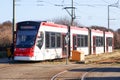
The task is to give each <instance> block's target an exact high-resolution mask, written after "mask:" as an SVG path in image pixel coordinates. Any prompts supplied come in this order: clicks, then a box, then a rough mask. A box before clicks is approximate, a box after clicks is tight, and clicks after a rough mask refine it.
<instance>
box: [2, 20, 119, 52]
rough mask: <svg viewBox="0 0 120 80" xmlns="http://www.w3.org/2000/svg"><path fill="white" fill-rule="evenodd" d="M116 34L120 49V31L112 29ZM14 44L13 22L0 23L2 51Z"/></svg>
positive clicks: (117, 44) (67, 21) (115, 41)
mask: <svg viewBox="0 0 120 80" xmlns="http://www.w3.org/2000/svg"><path fill="white" fill-rule="evenodd" d="M52 21H53V22H55V23H57V24H63V25H67V26H69V24H70V21H69V20H67V19H54V20H52ZM74 25H75V26H79V27H85V26H81V25H80V24H78V22H74ZM90 28H93V29H100V30H108V29H107V28H105V27H101V26H91V27H90ZM110 31H112V32H113V33H114V48H115V49H120V29H117V30H116V31H114V30H112V29H110ZM11 43H12V22H10V21H6V22H3V23H0V51H2V50H6V48H7V47H9V46H10V45H11Z"/></svg>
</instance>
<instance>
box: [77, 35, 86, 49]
mask: <svg viewBox="0 0 120 80" xmlns="http://www.w3.org/2000/svg"><path fill="white" fill-rule="evenodd" d="M77 42H78V43H77V44H78V47H87V46H88V36H87V35H77Z"/></svg>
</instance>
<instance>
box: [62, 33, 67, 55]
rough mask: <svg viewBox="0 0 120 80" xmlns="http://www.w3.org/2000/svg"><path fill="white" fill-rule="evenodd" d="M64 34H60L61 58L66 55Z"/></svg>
mask: <svg viewBox="0 0 120 80" xmlns="http://www.w3.org/2000/svg"><path fill="white" fill-rule="evenodd" d="M65 36H66V35H65V34H62V56H63V57H66V55H67V51H66V50H67V49H66V48H67V44H66V41H65Z"/></svg>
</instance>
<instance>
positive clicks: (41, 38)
mask: <svg viewBox="0 0 120 80" xmlns="http://www.w3.org/2000/svg"><path fill="white" fill-rule="evenodd" d="M43 39H44V34H43V32H40V36H38V40H37V46H38V47H39V48H40V49H41V47H42V45H43Z"/></svg>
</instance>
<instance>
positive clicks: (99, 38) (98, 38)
mask: <svg viewBox="0 0 120 80" xmlns="http://www.w3.org/2000/svg"><path fill="white" fill-rule="evenodd" d="M96 46H98V47H99V46H103V37H100V36H96Z"/></svg>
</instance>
